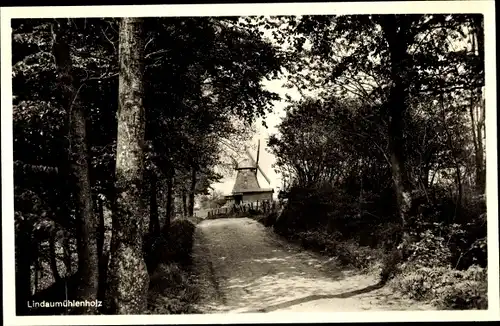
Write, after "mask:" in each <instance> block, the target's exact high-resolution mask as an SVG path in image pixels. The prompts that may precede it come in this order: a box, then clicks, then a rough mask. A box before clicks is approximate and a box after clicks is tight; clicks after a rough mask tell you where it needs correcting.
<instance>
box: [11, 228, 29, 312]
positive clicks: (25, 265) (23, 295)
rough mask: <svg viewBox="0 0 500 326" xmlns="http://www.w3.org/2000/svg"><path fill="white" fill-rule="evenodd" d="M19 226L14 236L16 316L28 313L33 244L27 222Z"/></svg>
mask: <svg viewBox="0 0 500 326" xmlns="http://www.w3.org/2000/svg"><path fill="white" fill-rule="evenodd" d="M19 226H20V229H19V230H18V231H17V232H16V234H15V240H16V242H15V250H16V256H15V260H16V264H15V265H16V275H15V278H16V280H15V283H16V315H27V314H28V313H29V309H28V306H27V302H28V301H29V300H30V298H31V295H32V290H31V264H32V262H33V260H32V259H33V256H32V255H33V244H32V242H31V231H30V227H29V224H28V222H26V221H22V222H21V223H20V225H19Z"/></svg>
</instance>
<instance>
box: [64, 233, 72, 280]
mask: <svg viewBox="0 0 500 326" xmlns="http://www.w3.org/2000/svg"><path fill="white" fill-rule="evenodd" d="M70 236H71V232H70V231H68V230H66V232H64V240H63V247H64V267H65V269H66V274H65V275H64V277H65V278H69V277H70V276H71V274H72V273H73V269H72V264H73V259H72V257H71V242H70Z"/></svg>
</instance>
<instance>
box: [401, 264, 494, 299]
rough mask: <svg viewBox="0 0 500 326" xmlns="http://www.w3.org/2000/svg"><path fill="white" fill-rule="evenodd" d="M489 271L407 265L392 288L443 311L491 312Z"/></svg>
mask: <svg viewBox="0 0 500 326" xmlns="http://www.w3.org/2000/svg"><path fill="white" fill-rule="evenodd" d="M486 274H487V273H486V269H484V268H482V267H479V266H471V267H470V268H469V269H468V270H466V271H459V270H456V269H453V268H451V267H416V266H415V265H407V266H405V267H404V269H403V272H402V273H401V274H400V275H398V276H397V277H396V278H395V279H394V280H393V281H392V283H391V286H392V287H393V288H394V289H395V290H398V291H401V292H402V293H404V294H406V295H407V296H408V297H410V298H412V299H415V300H426V301H431V302H433V303H434V304H436V305H437V306H438V307H440V308H441V309H487V277H486Z"/></svg>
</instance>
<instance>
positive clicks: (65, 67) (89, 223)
mask: <svg viewBox="0 0 500 326" xmlns="http://www.w3.org/2000/svg"><path fill="white" fill-rule="evenodd" d="M54 36H55V42H54V48H53V50H54V56H55V58H56V65H57V72H58V76H59V88H60V90H61V93H62V94H63V97H64V99H65V101H66V109H67V112H68V116H69V128H70V139H71V148H70V155H71V156H70V157H71V166H70V170H71V175H72V179H73V180H74V194H75V202H76V222H77V223H76V224H77V225H76V236H77V247H78V275H79V278H78V285H77V290H76V296H77V298H78V299H81V300H89V301H90V300H95V299H96V298H97V287H98V273H99V270H98V257H97V242H96V228H97V220H96V218H95V214H94V212H93V207H92V195H91V188H90V179H89V160H88V149H87V135H86V116H85V110H84V108H83V107H82V105H81V104H80V101H79V98H78V97H79V94H78V92H79V89H76V87H75V83H74V80H73V76H72V71H71V70H72V63H71V57H70V50H69V45H68V44H69V42H67V40H66V39H65V38H66V37H67V33H66V32H65V31H64V30H63V29H59V30H58V32H57V33H56V34H55V35H54ZM80 311H81V312H85V313H87V314H93V313H96V307H90V306H89V307H83V308H82V309H80Z"/></svg>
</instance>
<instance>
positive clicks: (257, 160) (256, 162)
mask: <svg viewBox="0 0 500 326" xmlns="http://www.w3.org/2000/svg"><path fill="white" fill-rule="evenodd" d="M259 154H260V139H259V143H258V145H257V159H256V160H255V165H257V166H259Z"/></svg>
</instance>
